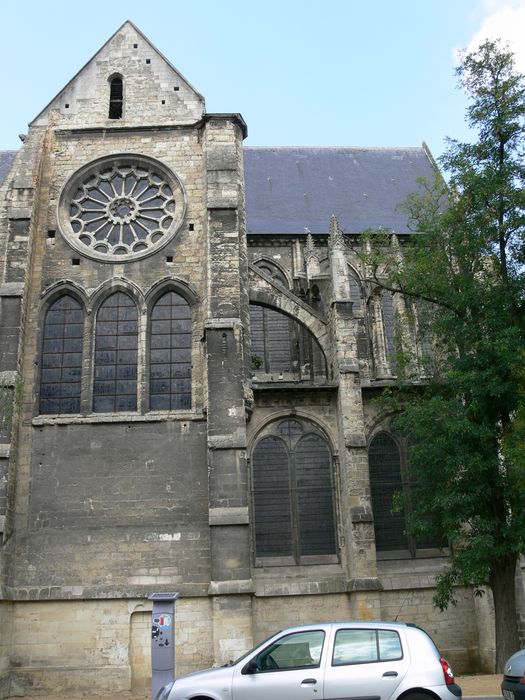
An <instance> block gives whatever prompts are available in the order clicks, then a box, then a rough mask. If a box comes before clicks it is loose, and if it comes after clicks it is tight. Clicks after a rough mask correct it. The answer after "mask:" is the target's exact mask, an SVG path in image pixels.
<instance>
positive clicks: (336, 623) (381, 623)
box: [276, 620, 419, 634]
mask: <svg viewBox="0 0 525 700" xmlns="http://www.w3.org/2000/svg"><path fill="white" fill-rule="evenodd" d="M347 626H351V627H355V628H359V629H377V628H378V627H382V628H385V627H388V628H389V629H406V628H407V627H412V628H414V629H419V628H418V627H417V626H416V625H413V624H411V623H409V622H397V621H396V622H392V621H388V620H366V621H364V620H332V621H330V622H318V623H313V624H308V625H296V626H295V627H286V628H283V629H281V630H280V631H279V632H278V633H276V634H279V633H281V632H305V631H308V630H316V629H319V628H320V627H347Z"/></svg>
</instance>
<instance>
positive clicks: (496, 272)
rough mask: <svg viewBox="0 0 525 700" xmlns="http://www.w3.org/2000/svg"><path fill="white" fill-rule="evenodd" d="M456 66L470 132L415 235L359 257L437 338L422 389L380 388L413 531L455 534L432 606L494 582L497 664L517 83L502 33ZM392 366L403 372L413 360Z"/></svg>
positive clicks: (448, 157)
mask: <svg viewBox="0 0 525 700" xmlns="http://www.w3.org/2000/svg"><path fill="white" fill-rule="evenodd" d="M457 73H458V77H459V83H460V86H461V87H462V88H463V89H464V90H465V91H466V93H467V95H468V97H469V99H470V102H469V107H468V111H467V120H468V123H469V125H470V127H471V128H472V130H473V132H474V133H475V134H476V137H475V140H473V142H472V143H460V142H458V141H454V140H449V141H448V148H447V151H446V153H445V155H444V156H443V157H442V158H441V161H440V165H441V167H442V169H443V170H444V171H445V173H446V174H447V181H445V180H444V179H443V178H442V177H441V176H440V175H439V174H437V175H436V179H435V181H434V182H431V183H428V182H427V183H422V188H423V189H422V191H421V192H419V193H418V194H414V195H412V196H411V197H410V198H409V199H408V200H407V202H406V205H405V206H406V210H407V212H408V214H409V216H410V219H411V221H412V224H413V227H414V230H415V231H417V233H414V235H413V236H411V237H410V240H409V241H407V242H405V243H404V244H403V242H401V244H399V243H398V241H397V239H396V242H395V245H392V237H390V236H388V234H386V233H384V232H383V233H379V234H375V235H371V236H370V238H371V241H370V245H369V247H368V250H369V252H368V254H367V256H366V262H367V264H368V265H369V269H370V270H371V272H372V274H373V276H374V277H375V278H376V281H377V282H378V284H380V285H381V286H383V287H385V288H387V289H390V290H392V291H393V292H398V293H402V294H403V295H404V296H405V298H407V299H414V300H416V305H417V307H418V308H419V311H420V313H419V319H418V322H419V329H420V332H422V333H423V334H426V335H427V337H431V338H432V342H433V352H432V354H431V356H430V355H429V357H428V358H427V359H426V362H425V361H424V363H425V368H424V373H425V374H426V375H427V377H428V380H427V381H426V382H425V383H424V384H423V386H422V387H420V388H415V387H414V384H413V382H411V381H410V380H411V379H412V377H410V376H405V377H400V381H399V387H398V388H397V389H396V390H391V391H390V392H389V394H388V397H387V400H388V401H389V402H390V404H391V406H390V408H391V409H392V410H395V411H398V412H399V417H398V418H397V421H396V422H397V426H398V428H399V429H400V430H403V431H405V432H407V433H409V434H410V435H411V436H412V437H413V439H414V441H413V445H412V448H411V452H410V465H411V466H410V470H411V481H412V484H413V487H412V496H411V507H410V509H409V511H407V519H408V527H409V529H410V530H411V532H412V534H415V535H418V534H429V532H431V534H433V535H434V536H436V537H439V538H446V540H448V542H449V543H450V558H449V566H448V569H447V570H446V571H445V573H443V575H441V576H440V577H439V579H438V586H437V595H436V598H435V602H436V604H437V605H438V606H439V607H440V608H441V609H443V608H444V607H446V606H447V605H449V604H450V603H453V602H454V588H455V587H456V586H457V585H473V586H474V587H475V588H476V590H478V591H479V592H480V591H481V590H482V587H483V586H485V585H486V584H487V583H488V584H490V586H491V588H492V592H493V596H494V604H495V612H496V665H497V668H498V670H502V665H503V663H504V661H505V660H506V657H508V656H509V655H510V654H511V653H513V652H514V651H516V650H517V649H518V648H519V646H518V636H517V621H516V612H515V598H514V574H515V568H516V563H517V561H518V558H519V555H520V554H521V553H522V552H523V551H524V548H525V515H524V514H525V488H524V486H525V483H524V482H525V476H524V474H525V363H524V359H525V357H524V349H525V342H524V341H525V337H524V336H525V316H524V312H525V299H524V290H525V285H524V282H525V267H524V266H525V153H524V147H525V83H524V79H523V76H521V75H520V74H519V73H517V72H516V70H515V68H514V61H513V55H512V53H511V52H510V51H509V50H508V49H507V48H506V47H504V46H502V45H501V44H500V43H499V42H486V43H484V44H483V45H482V46H480V47H479V49H478V50H477V51H476V52H473V53H468V54H464V55H463V56H462V60H461V64H460V65H459V67H458V69H457ZM400 366H402V367H405V368H406V369H407V372H408V373H409V370H410V368H411V367H412V368H413V367H414V361H413V358H408V359H407V358H405V361H404V362H403V363H401V364H400ZM419 369H420V370H421V368H419ZM429 513H431V514H432V517H431V518H429V517H428V514H429Z"/></svg>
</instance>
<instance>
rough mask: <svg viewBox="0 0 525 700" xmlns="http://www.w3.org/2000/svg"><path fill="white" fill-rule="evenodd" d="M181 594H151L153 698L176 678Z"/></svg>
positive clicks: (153, 699)
mask: <svg viewBox="0 0 525 700" xmlns="http://www.w3.org/2000/svg"><path fill="white" fill-rule="evenodd" d="M179 596H180V594H179V593H151V594H150V595H149V596H148V600H151V601H153V610H152V612H151V697H152V700H155V697H156V696H157V693H158V692H159V690H160V689H161V688H162V687H163V686H164V685H166V684H168V683H170V682H171V681H172V680H173V679H174V678H175V601H176V600H177V598H179Z"/></svg>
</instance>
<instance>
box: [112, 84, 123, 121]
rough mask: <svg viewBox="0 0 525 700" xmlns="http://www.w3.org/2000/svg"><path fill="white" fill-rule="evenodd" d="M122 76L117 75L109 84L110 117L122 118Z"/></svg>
mask: <svg viewBox="0 0 525 700" xmlns="http://www.w3.org/2000/svg"><path fill="white" fill-rule="evenodd" d="M123 87H124V86H123V84H122V78H119V77H116V78H113V80H112V81H111V82H110V84H109V118H110V119H121V118H122V104H123V96H124V90H123Z"/></svg>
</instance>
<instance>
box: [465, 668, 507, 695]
mask: <svg viewBox="0 0 525 700" xmlns="http://www.w3.org/2000/svg"><path fill="white" fill-rule="evenodd" d="M501 678H502V676H501V674H496V675H486V676H485V675H477V676H456V683H457V684H458V685H459V686H460V688H461V690H462V691H463V697H464V698H467V697H478V698H479V697H498V698H501V687H500V684H501Z"/></svg>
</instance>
